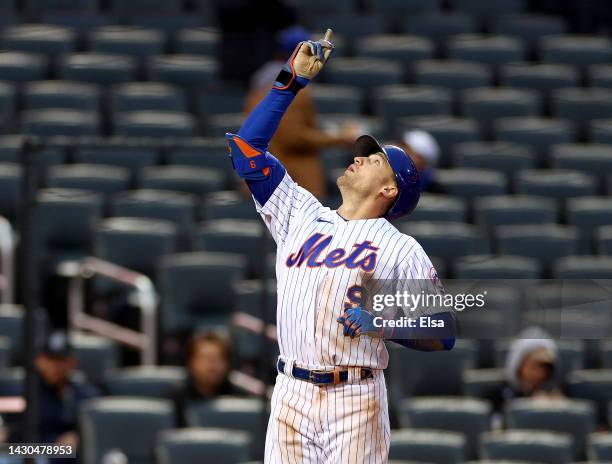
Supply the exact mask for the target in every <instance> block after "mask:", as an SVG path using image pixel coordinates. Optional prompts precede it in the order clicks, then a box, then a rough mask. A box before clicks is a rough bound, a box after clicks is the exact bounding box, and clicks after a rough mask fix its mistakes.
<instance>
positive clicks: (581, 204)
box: [566, 197, 612, 254]
mask: <svg viewBox="0 0 612 464" xmlns="http://www.w3.org/2000/svg"><path fill="white" fill-rule="evenodd" d="M566 214H567V222H568V224H570V225H573V226H575V227H576V228H578V230H579V232H580V251H581V252H582V253H587V254H588V253H591V252H592V251H594V248H595V230H596V229H597V227H600V226H605V225H611V226H612V198H609V197H608V198H606V197H581V198H570V199H569V200H568V201H567V213H566Z"/></svg>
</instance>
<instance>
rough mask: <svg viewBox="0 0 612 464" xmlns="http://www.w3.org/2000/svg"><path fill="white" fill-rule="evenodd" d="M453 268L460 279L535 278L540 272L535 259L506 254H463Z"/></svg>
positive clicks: (539, 266)
mask: <svg viewBox="0 0 612 464" xmlns="http://www.w3.org/2000/svg"><path fill="white" fill-rule="evenodd" d="M455 270H456V274H457V278H460V279H537V278H539V277H540V275H541V272H542V269H541V265H540V263H539V261H538V260H537V259H535V258H530V257H527V256H508V255H470V256H463V257H461V258H459V259H458V260H457V261H456V263H455Z"/></svg>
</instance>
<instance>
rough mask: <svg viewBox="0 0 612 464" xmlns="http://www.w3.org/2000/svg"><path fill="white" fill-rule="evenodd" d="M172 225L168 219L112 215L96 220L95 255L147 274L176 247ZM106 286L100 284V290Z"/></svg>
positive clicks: (175, 233)
mask: <svg viewBox="0 0 612 464" xmlns="http://www.w3.org/2000/svg"><path fill="white" fill-rule="evenodd" d="M176 242H177V231H176V226H175V225H174V224H173V223H171V222H169V221H161V220H155V219H143V218H131V217H128V218H126V217H114V218H108V219H104V220H102V221H100V222H99V223H98V225H97V227H96V228H95V230H94V253H95V256H97V257H99V258H101V259H104V260H106V261H110V262H111V263H115V264H118V265H120V266H123V267H126V268H128V269H131V270H133V271H136V272H140V273H143V274H145V275H147V276H149V277H153V276H154V275H155V270H156V266H157V262H158V260H159V259H160V258H161V257H162V256H163V255H166V254H170V253H173V252H174V251H175V250H176ZM109 287H110V288H114V287H113V286H110V285H104V284H102V283H101V284H100V286H99V289H100V290H102V291H105V290H108V288H109Z"/></svg>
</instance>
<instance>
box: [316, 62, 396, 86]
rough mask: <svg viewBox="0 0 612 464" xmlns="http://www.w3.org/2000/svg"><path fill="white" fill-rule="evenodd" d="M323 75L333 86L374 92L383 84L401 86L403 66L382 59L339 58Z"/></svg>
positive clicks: (331, 63)
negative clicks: (341, 85) (353, 87)
mask: <svg viewBox="0 0 612 464" xmlns="http://www.w3.org/2000/svg"><path fill="white" fill-rule="evenodd" d="M323 73H324V75H325V78H326V79H327V81H328V82H330V83H332V84H343V85H352V86H355V87H359V88H361V89H364V90H373V89H375V88H377V87H378V86H380V83H381V82H384V83H385V84H399V83H401V81H402V69H401V66H400V65H399V64H398V63H396V62H394V61H390V60H384V59H380V58H377V59H374V58H372V59H370V58H337V59H335V60H332V61H330V62H329V65H328V66H326V68H325V70H324V71H323Z"/></svg>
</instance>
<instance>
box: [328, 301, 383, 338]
mask: <svg viewBox="0 0 612 464" xmlns="http://www.w3.org/2000/svg"><path fill="white" fill-rule="evenodd" d="M375 318H376V316H374V314H372V313H371V312H369V311H366V310H365V309H363V308H359V307H357V308H349V309H347V310H345V311H344V315H343V316H341V317H339V318H338V319H337V321H338V323H340V324H342V326H343V328H344V330H343V334H344V336H350V337H351V338H354V337H358V336H360V335H368V336H370V337H378V338H384V337H385V335H387V334H386V331H385V328H384V327H376V326H375V325H374V319H375Z"/></svg>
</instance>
